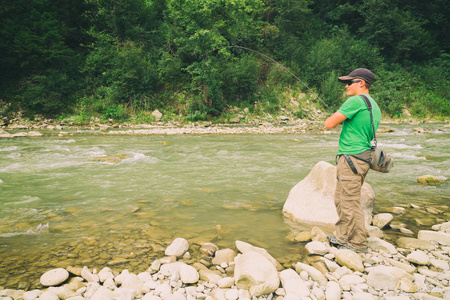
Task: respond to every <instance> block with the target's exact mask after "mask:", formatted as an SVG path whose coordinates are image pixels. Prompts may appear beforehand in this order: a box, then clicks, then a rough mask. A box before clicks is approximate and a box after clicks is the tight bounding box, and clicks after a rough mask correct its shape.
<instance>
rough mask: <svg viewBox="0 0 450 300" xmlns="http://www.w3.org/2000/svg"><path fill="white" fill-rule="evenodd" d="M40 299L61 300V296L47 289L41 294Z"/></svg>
mask: <svg viewBox="0 0 450 300" xmlns="http://www.w3.org/2000/svg"><path fill="white" fill-rule="evenodd" d="M38 299H39V300H59V297H58V295H56V294H55V293H52V292H49V291H45V292H43V293H42V294H41V295H40V296H39V298H38Z"/></svg>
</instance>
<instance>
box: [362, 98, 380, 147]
mask: <svg viewBox="0 0 450 300" xmlns="http://www.w3.org/2000/svg"><path fill="white" fill-rule="evenodd" d="M360 96H361V97H362V98H363V99H364V101H365V102H366V105H367V109H369V111H370V123H371V124H372V131H373V140H374V141H375V147H376V146H377V137H376V136H375V125H373V114H372V103H370V100H369V98H367V96H366V95H364V94H362V95H360Z"/></svg>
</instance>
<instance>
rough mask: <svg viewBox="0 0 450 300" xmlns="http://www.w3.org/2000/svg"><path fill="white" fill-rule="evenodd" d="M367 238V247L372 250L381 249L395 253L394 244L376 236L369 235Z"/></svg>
mask: <svg viewBox="0 0 450 300" xmlns="http://www.w3.org/2000/svg"><path fill="white" fill-rule="evenodd" d="M367 240H368V247H369V248H370V249H372V250H375V251H379V250H383V251H385V252H388V253H390V254H392V255H394V254H397V249H396V248H395V247H394V245H392V244H390V243H388V242H386V241H384V240H382V239H379V238H377V237H370V238H368V239H367Z"/></svg>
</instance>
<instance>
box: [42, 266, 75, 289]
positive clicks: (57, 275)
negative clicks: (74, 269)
mask: <svg viewBox="0 0 450 300" xmlns="http://www.w3.org/2000/svg"><path fill="white" fill-rule="evenodd" d="M67 278H69V272H67V270H65V269H63V268H57V269H53V270H50V271H47V272H45V273H44V274H43V275H42V276H41V278H40V282H41V284H42V285H43V286H56V285H60V284H61V283H63V282H64V281H66V280H67Z"/></svg>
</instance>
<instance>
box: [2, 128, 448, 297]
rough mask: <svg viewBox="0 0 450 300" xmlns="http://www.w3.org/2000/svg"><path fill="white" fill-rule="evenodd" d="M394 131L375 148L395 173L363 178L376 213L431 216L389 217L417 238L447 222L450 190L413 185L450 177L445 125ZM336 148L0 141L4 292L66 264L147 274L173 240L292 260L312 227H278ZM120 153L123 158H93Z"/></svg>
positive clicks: (233, 140)
mask: <svg viewBox="0 0 450 300" xmlns="http://www.w3.org/2000/svg"><path fill="white" fill-rule="evenodd" d="M392 127H394V128H395V129H396V131H395V132H393V133H388V134H379V141H380V142H379V144H380V147H381V148H382V149H384V150H386V151H387V152H388V153H390V154H391V155H392V156H394V158H395V167H394V169H392V171H391V173H389V174H377V173H375V172H371V173H369V175H368V177H367V180H366V181H367V182H368V183H370V184H371V185H372V186H373V188H374V190H375V193H376V198H377V201H376V204H375V208H374V212H375V213H376V212H382V211H383V210H384V208H386V207H392V206H398V205H403V206H405V207H407V206H409V204H410V203H413V204H416V205H419V206H422V207H433V208H435V209H437V212H438V213H437V214H435V212H434V211H432V212H431V213H430V212H427V211H425V210H412V209H408V210H407V213H405V214H404V215H401V216H396V217H395V220H396V221H399V222H403V223H405V224H407V227H408V228H409V229H411V230H413V231H414V232H415V233H417V231H418V230H420V229H429V228H430V227H431V225H433V224H435V223H436V222H438V221H440V220H447V219H448V218H450V213H449V210H448V206H446V205H448V203H449V199H450V197H449V190H450V188H449V186H450V185H449V184H445V185H441V186H437V187H435V186H421V185H419V184H417V183H416V179H417V177H418V176H420V175H425V174H432V175H436V176H443V177H450V174H449V170H450V154H449V151H448V149H449V146H450V139H449V137H450V129H449V128H444V127H443V126H442V124H441V125H439V124H432V125H426V126H423V127H426V128H427V129H429V130H430V132H429V133H425V134H417V133H415V132H414V130H413V127H414V126H407V125H392ZM337 142H338V134H337V133H336V134H331V135H202V136H200V135H176V136H162V135H159V136H156V135H155V136H116V135H115V136H108V135H74V136H70V137H56V136H44V137H37V138H28V137H22V138H16V139H2V140H0V191H1V196H0V197H1V198H0V207H1V211H0V274H1V275H0V286H4V287H10V288H18V287H24V288H27V287H29V286H28V284H31V287H35V286H37V283H38V281H39V276H40V275H41V274H42V273H43V272H44V271H46V270H48V269H50V268H53V267H67V266H68V265H71V266H83V265H86V266H88V267H90V268H93V267H96V268H98V269H100V268H102V267H103V266H106V265H108V262H109V263H110V265H109V266H110V267H112V268H116V269H118V270H119V269H125V268H127V269H129V270H130V271H131V270H135V271H144V270H146V269H147V268H148V266H149V264H150V263H151V261H152V260H153V259H154V258H156V257H161V256H163V252H161V251H160V250H161V249H163V248H164V247H166V246H167V245H168V243H170V242H171V241H172V240H173V239H174V238H176V237H184V238H186V239H188V240H190V241H191V245H192V247H191V252H192V254H193V256H196V255H197V256H200V254H198V251H197V250H198V246H197V245H196V244H195V243H199V242H202V241H205V242H213V243H215V244H217V245H219V246H220V247H222V248H223V247H230V248H234V242H235V241H236V240H243V241H246V242H250V243H252V244H254V245H257V246H261V247H265V248H266V249H267V250H268V251H269V252H270V253H271V254H272V255H273V256H274V257H276V258H277V259H279V260H280V261H281V262H283V263H285V264H289V263H290V262H293V261H296V260H297V261H298V260H299V259H302V258H304V257H305V251H304V245H303V244H291V243H288V242H286V241H285V240H284V239H285V237H286V236H287V235H288V234H289V233H291V232H297V231H301V230H306V229H310V228H309V227H307V226H302V225H298V224H293V223H292V222H290V221H287V220H285V219H284V218H283V216H282V214H281V210H282V207H283V204H284V202H285V200H286V198H287V196H288V194H289V191H290V189H291V188H292V187H293V186H294V185H295V184H296V183H297V182H299V181H300V180H301V179H303V178H304V177H305V176H306V175H307V174H308V172H309V171H310V170H311V168H312V167H313V166H314V165H315V164H316V163H317V162H318V161H321V160H323V161H328V162H330V163H333V162H334V156H335V153H336V151H337ZM116 154H127V158H125V159H124V160H122V161H121V162H120V163H118V164H113V163H107V162H99V161H91V160H90V159H93V158H97V157H102V156H108V155H116ZM416 218H419V219H421V220H423V223H424V225H421V226H418V225H417V222H416V221H415V219H416ZM388 233H390V236H391V237H392V238H395V236H396V235H397V234H398V232H396V231H394V230H390V231H388ZM111 261H112V262H113V263H112V264H111Z"/></svg>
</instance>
